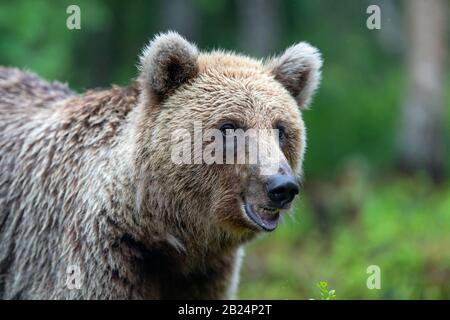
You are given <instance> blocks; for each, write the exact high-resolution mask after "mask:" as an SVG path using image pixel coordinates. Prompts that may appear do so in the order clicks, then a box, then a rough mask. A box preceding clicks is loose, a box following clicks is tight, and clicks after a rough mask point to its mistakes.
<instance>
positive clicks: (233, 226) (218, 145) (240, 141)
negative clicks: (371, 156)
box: [136, 32, 322, 242]
mask: <svg viewBox="0 0 450 320" xmlns="http://www.w3.org/2000/svg"><path fill="white" fill-rule="evenodd" d="M321 65H322V60H321V56H320V53H319V52H318V50H317V49H315V48H314V47H312V46H310V45H309V44H307V43H304V42H301V43H299V44H296V45H293V46H291V47H289V48H288V49H287V50H285V51H284V53H282V54H281V55H279V56H276V57H273V58H270V59H266V60H256V59H252V58H249V57H246V56H243V55H239V54H235V53H232V52H225V51H218V50H216V51H212V52H205V53H203V52H199V50H198V49H197V47H196V46H195V45H194V44H192V43H190V42H188V41H187V40H185V39H184V38H183V37H181V36H180V35H178V34H177V33H174V32H169V33H165V34H160V35H158V36H156V37H155V38H154V39H153V40H152V41H151V42H150V44H149V45H148V46H147V47H146V48H145V49H144V51H143V53H142V56H141V61H140V74H139V78H138V83H139V87H140V108H142V114H141V116H140V119H139V126H138V129H137V131H136V135H137V141H138V142H137V148H136V159H137V160H136V161H137V168H138V172H139V179H141V183H140V187H139V190H138V192H137V193H138V197H137V199H138V200H137V202H138V207H139V208H140V210H141V211H142V212H144V213H145V214H149V213H151V212H153V213H154V214H156V215H158V219H161V220H162V221H165V222H166V226H167V225H170V226H171V228H172V229H176V231H175V230H170V232H172V233H176V234H180V233H184V234H191V235H197V236H199V237H200V236H201V235H203V236H204V239H207V238H220V239H235V240H236V239H238V241H241V240H243V239H247V238H250V237H252V236H253V235H254V234H256V233H258V232H259V231H272V230H274V229H275V228H276V227H277V224H278V220H279V218H280V216H281V215H283V214H284V212H285V211H286V210H288V209H289V207H290V206H291V203H292V200H293V199H294V197H295V196H296V195H297V194H298V193H299V191H300V190H299V188H300V181H301V176H302V161H303V155H304V151H305V146H306V136H305V126H304V123H303V120H302V117H301V111H302V110H304V109H305V108H307V106H308V104H309V103H310V101H311V98H312V96H313V94H314V92H315V90H316V89H317V87H318V85H319V81H320V68H321ZM241 151H242V152H241ZM206 242H208V241H206Z"/></svg>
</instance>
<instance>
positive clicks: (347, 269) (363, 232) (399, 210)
mask: <svg viewBox="0 0 450 320" xmlns="http://www.w3.org/2000/svg"><path fill="white" fill-rule="evenodd" d="M345 188H348V189H353V188H354V189H360V188H362V189H363V190H365V191H364V192H365V197H359V198H358V199H360V200H361V202H360V203H355V204H354V206H355V208H349V207H346V206H343V205H342V204H341V203H340V202H342V203H345V204H347V203H349V202H351V201H350V200H349V198H348V197H349V194H350V195H351V194H352V193H351V192H349V191H344V190H343V189H345ZM345 188H343V187H342V186H338V185H333V186H332V187H331V188H329V189H327V192H326V195H325V196H326V197H330V196H332V193H335V196H334V199H333V200H330V201H329V203H328V204H327V206H328V207H327V208H325V209H324V210H329V209H330V210H331V208H334V210H335V211H330V216H329V220H330V221H331V222H330V226H329V228H328V229H326V228H325V229H324V230H321V229H320V228H319V224H318V223H317V219H318V217H317V213H316V212H315V211H314V210H313V209H312V206H313V205H312V202H311V199H310V198H304V199H303V200H302V201H301V203H300V205H299V206H298V208H297V210H296V212H295V215H294V216H293V219H295V220H293V219H288V220H289V221H284V223H283V224H282V225H281V226H280V227H279V229H278V230H276V231H275V232H274V233H272V234H269V235H266V236H264V237H262V238H261V239H259V240H258V241H257V242H256V243H253V244H251V245H250V246H249V248H248V254H247V257H246V259H245V260H244V265H243V274H242V276H241V279H242V281H241V290H240V295H239V298H244V299H255V298H258V297H261V293H262V292H263V293H264V298H267V299H306V298H308V297H311V295H312V292H314V291H315V288H314V286H312V283H313V282H314V281H319V279H324V278H326V279H328V280H329V282H332V283H333V284H334V285H335V286H336V287H337V288H339V299H449V298H450V251H449V250H448V248H447V247H448V243H450V210H449V208H450V186H449V185H445V186H441V187H439V188H436V187H433V186H432V185H431V184H430V181H429V180H428V178H427V177H425V176H417V177H414V178H410V179H398V178H395V179H394V178H390V179H389V180H385V179H382V180H378V181H377V180H375V181H374V180H373V179H366V180H365V181H364V182H362V183H356V184H354V185H351V186H346V187H345ZM349 212H352V214H351V215H350V214H349ZM370 265H378V266H379V267H380V269H381V289H380V290H377V289H372V290H370V289H368V288H367V286H366V281H367V278H368V277H369V276H370V274H368V273H367V267H368V266H370Z"/></svg>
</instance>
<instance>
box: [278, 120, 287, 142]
mask: <svg viewBox="0 0 450 320" xmlns="http://www.w3.org/2000/svg"><path fill="white" fill-rule="evenodd" d="M276 129H277V130H278V141H279V142H280V144H283V143H284V142H285V141H286V128H285V127H284V126H283V125H281V124H279V125H277V126H276Z"/></svg>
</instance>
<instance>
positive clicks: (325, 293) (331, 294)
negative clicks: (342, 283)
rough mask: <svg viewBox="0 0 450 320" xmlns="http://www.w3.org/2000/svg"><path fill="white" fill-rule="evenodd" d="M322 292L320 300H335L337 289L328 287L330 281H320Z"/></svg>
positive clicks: (319, 285) (320, 290)
mask: <svg viewBox="0 0 450 320" xmlns="http://www.w3.org/2000/svg"><path fill="white" fill-rule="evenodd" d="M317 287H318V288H319V292H320V300H334V299H336V291H335V290H330V289H328V282H326V281H320V282H319V283H318V284H317Z"/></svg>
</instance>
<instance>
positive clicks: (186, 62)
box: [139, 31, 198, 100]
mask: <svg viewBox="0 0 450 320" xmlns="http://www.w3.org/2000/svg"><path fill="white" fill-rule="evenodd" d="M197 58H198V49H197V47H196V46H195V45H194V44H192V43H190V42H188V41H187V40H186V39H184V38H183V37H182V36H180V35H179V34H178V33H176V32H172V31H169V32H167V33H163V34H159V35H157V36H155V38H154V39H153V40H151V41H150V43H149V44H148V45H147V46H146V47H145V48H144V50H143V52H142V55H141V57H140V67H139V69H140V75H139V82H140V85H141V88H142V89H143V90H144V92H145V93H146V94H147V95H149V96H152V95H155V96H156V97H157V98H158V99H159V100H163V99H164V98H166V97H167V96H168V95H169V94H170V93H172V92H173V91H175V90H176V89H177V88H178V87H180V86H181V85H182V84H184V83H186V82H187V81H189V80H191V79H192V78H194V77H196V76H197V74H198V63H197Z"/></svg>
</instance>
